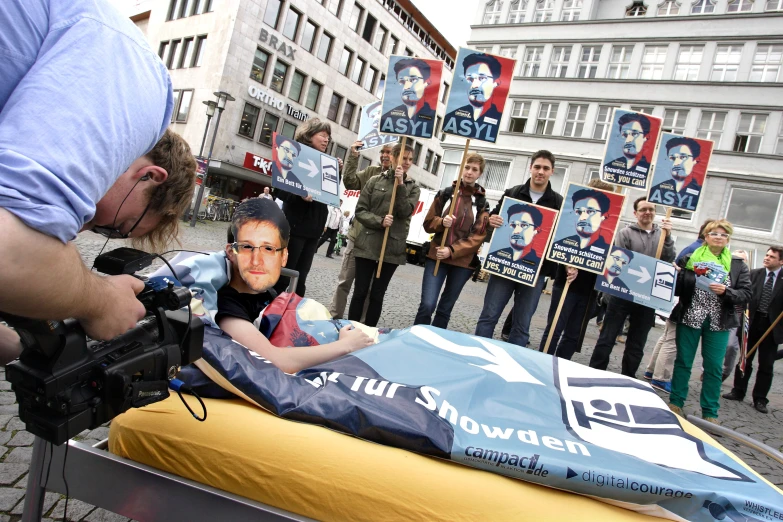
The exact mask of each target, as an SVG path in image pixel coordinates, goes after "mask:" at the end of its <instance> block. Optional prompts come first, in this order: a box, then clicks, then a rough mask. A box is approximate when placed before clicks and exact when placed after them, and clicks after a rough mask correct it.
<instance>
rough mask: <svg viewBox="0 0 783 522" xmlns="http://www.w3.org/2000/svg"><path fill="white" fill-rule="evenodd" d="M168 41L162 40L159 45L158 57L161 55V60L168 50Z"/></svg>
mask: <svg viewBox="0 0 783 522" xmlns="http://www.w3.org/2000/svg"><path fill="white" fill-rule="evenodd" d="M169 43H170V42H168V41H166V42H160V47H158V57H160V60H161V61H163V57H164V56H166V51H167V50H168V48H169Z"/></svg>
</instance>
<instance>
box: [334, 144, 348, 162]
mask: <svg viewBox="0 0 783 522" xmlns="http://www.w3.org/2000/svg"><path fill="white" fill-rule="evenodd" d="M347 153H348V149H346V148H345V147H343V146H342V145H338V144H336V143H335V145H334V157H335V158H340V159H341V160H344V159H345V155H346V154H347Z"/></svg>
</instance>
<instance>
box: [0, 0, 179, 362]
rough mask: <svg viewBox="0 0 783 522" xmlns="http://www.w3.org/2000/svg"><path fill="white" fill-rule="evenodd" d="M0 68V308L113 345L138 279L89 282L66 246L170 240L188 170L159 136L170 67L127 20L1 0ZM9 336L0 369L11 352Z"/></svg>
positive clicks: (49, 0) (133, 313)
mask: <svg viewBox="0 0 783 522" xmlns="http://www.w3.org/2000/svg"><path fill="white" fill-rule="evenodd" d="M0 71H2V74H0V266H2V270H0V310H2V311H3V312H8V313H12V314H16V315H21V316H27V317H31V318H40V319H63V318H66V317H75V318H77V319H79V320H80V321H81V323H82V325H83V326H84V328H85V330H86V331H87V333H88V334H89V335H90V336H91V337H93V338H96V339H110V338H113V337H115V336H117V335H119V334H121V333H123V332H125V331H126V330H128V329H129V328H131V327H133V326H134V325H135V324H136V321H137V320H138V319H140V318H141V317H143V315H144V307H143V306H142V305H141V303H140V302H139V301H138V300H137V299H136V294H137V293H138V292H139V291H140V290H141V289H142V288H143V285H142V283H141V282H140V281H139V280H137V279H135V278H133V277H130V276H117V277H100V276H98V275H95V274H91V273H90V271H89V270H88V269H87V267H85V266H84V263H83V262H82V260H81V257H80V256H79V252H78V251H77V249H76V247H75V246H74V245H73V244H70V243H68V242H69V241H70V240H72V239H74V238H75V237H76V234H77V233H78V232H79V231H81V230H89V229H93V228H96V229H97V227H103V231H104V232H105V231H106V230H107V228H110V229H115V230H117V231H119V234H121V235H122V236H125V237H133V238H136V239H139V240H141V241H144V240H147V242H149V243H151V244H153V245H154V246H160V245H162V244H163V243H165V242H166V241H168V240H169V239H170V238H171V237H173V236H174V235H176V232H177V216H178V215H180V214H181V212H182V211H183V210H184V209H185V207H186V206H187V205H188V204H189V202H190V199H191V197H192V193H193V184H194V179H195V162H194V160H193V157H192V155H191V154H190V150H189V148H188V146H187V144H186V143H185V142H184V141H183V140H182V139H181V138H180V137H179V136H177V135H176V134H174V133H170V132H166V127H167V126H168V124H169V121H170V118H171V112H172V109H173V96H172V90H171V81H170V79H169V76H168V72H167V71H166V68H165V66H164V65H163V64H162V63H161V61H160V59H159V58H158V57H157V56H156V55H155V53H153V52H152V50H151V49H150V48H149V45H148V44H147V43H146V42H145V40H144V37H143V35H142V34H141V32H139V30H138V29H137V28H136V27H135V26H134V25H133V24H132V23H131V22H130V20H128V19H127V18H126V17H124V16H122V15H121V14H120V13H118V12H117V11H116V10H115V9H114V8H113V7H111V6H110V5H109V4H108V3H106V2H96V1H86V0H3V1H2V2H0ZM161 137H162V139H161ZM115 237H116V236H115ZM11 337H12V335H10V332H9V331H8V330H7V329H5V330H3V331H2V332H0V363H5V362H8V361H9V360H11V359H13V358H15V357H16V356H17V355H18V350H19V348H18V343H16V344H17V345H16V346H9V345H10V344H13V343H9V338H11ZM3 339H5V341H6V342H5V343H3Z"/></svg>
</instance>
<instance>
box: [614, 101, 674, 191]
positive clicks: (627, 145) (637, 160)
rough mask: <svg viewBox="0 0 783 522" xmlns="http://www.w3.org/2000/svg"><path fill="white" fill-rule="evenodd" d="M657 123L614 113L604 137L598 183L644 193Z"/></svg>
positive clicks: (648, 118)
mask: <svg viewBox="0 0 783 522" xmlns="http://www.w3.org/2000/svg"><path fill="white" fill-rule="evenodd" d="M661 123H662V122H661V119H660V118H657V117H655V116H650V115H649V114H644V113H641V112H633V111H626V110H622V109H614V111H612V125H611V127H610V128H609V133H608V135H607V137H606V148H605V149H604V159H603V162H602V163H603V168H602V169H601V179H602V180H603V181H606V182H607V183H614V184H615V185H622V186H624V187H631V188H634V189H638V190H644V191H646V190H647V187H648V186H649V185H648V181H649V178H650V174H651V169H650V163H651V161H652V159H653V157H654V154H655V146H656V145H657V144H658V136H659V135H660V132H661Z"/></svg>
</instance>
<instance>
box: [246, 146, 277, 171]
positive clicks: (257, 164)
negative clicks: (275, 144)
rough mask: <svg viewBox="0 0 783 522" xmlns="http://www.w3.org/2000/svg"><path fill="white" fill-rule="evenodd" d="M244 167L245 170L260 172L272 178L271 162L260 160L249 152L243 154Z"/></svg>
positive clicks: (259, 157) (264, 159)
mask: <svg viewBox="0 0 783 522" xmlns="http://www.w3.org/2000/svg"><path fill="white" fill-rule="evenodd" d="M244 167H245V168H246V169H250V170H254V171H256V172H260V173H261V174H263V175H264V176H270V177H271V176H272V160H268V159H266V158H262V157H261V156H256V155H255V154H253V153H251V152H246V153H245V163H244Z"/></svg>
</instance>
